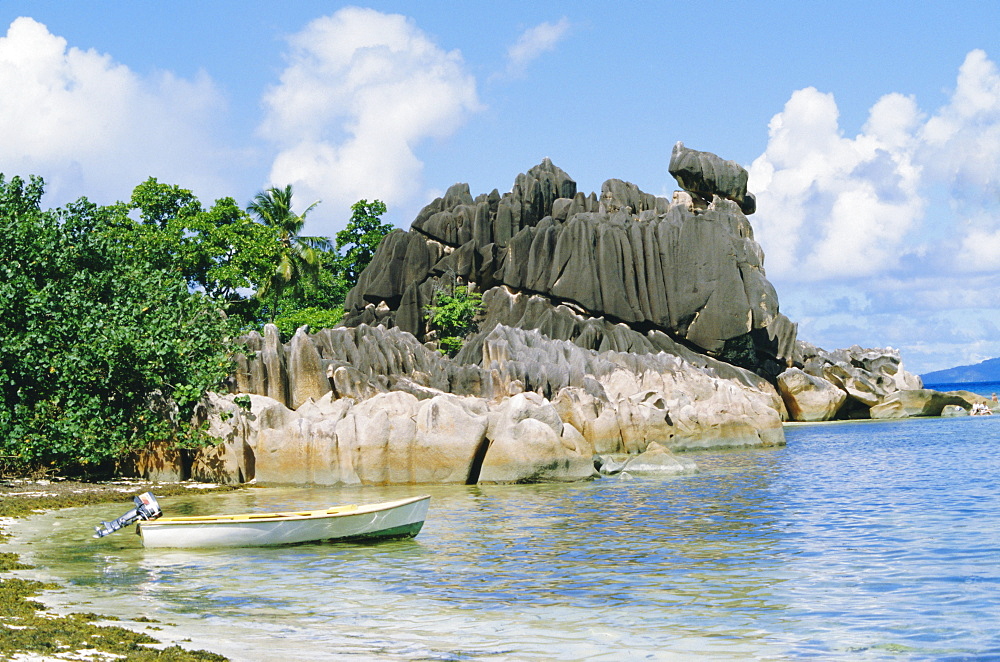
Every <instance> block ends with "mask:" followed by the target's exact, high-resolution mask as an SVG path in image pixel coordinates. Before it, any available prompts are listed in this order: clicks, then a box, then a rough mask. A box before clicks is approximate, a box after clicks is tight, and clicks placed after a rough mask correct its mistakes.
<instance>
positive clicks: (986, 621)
mask: <svg viewBox="0 0 1000 662" xmlns="http://www.w3.org/2000/svg"><path fill="white" fill-rule="evenodd" d="M787 438H788V446H787V447H785V448H782V449H771V450H750V451H729V452H701V453H694V454H692V455H691V457H692V458H693V459H695V461H696V462H697V463H698V465H699V467H700V469H701V472H700V473H699V474H696V475H693V476H683V477H672V478H638V477H636V478H633V479H627V478H605V479H602V480H598V481H594V482H590V483H584V484H571V485H520V486H478V487H477V486H470V487H465V486H450V487H443V486H435V487H421V488H413V487H392V488H363V489H357V488H356V489H336V488H268V489H254V490H246V491H242V492H238V493H228V494H203V495H197V494H192V495H191V496H189V497H173V498H169V499H162V500H161V504H162V505H163V507H164V511H165V512H166V513H167V514H168V515H180V514H211V513H217V512H238V511H244V510H278V509H295V508H303V507H318V506H320V505H325V504H327V503H343V502H351V503H356V502H373V501H380V500H385V499H389V498H395V497H401V496H405V495H410V494H415V493H429V494H431V495H432V496H433V499H432V501H431V510H430V513H429V515H428V520H427V523H426V525H425V527H424V530H423V531H422V532H421V533H420V535H419V536H418V537H417V538H416V539H414V540H405V541H394V542H386V543H381V544H374V545H305V546H298V547H291V548H276V549H243V550H226V551H208V550H201V551H164V550H159V551H157V550H149V551H146V550H143V549H142V548H141V547H140V544H139V540H138V538H137V537H136V536H134V535H131V534H128V533H127V532H122V533H119V534H116V535H115V536H112V537H110V538H105V539H102V540H94V539H92V538H90V537H89V536H90V533H91V531H92V525H93V524H95V523H97V521H99V520H101V519H108V518H110V517H114V516H117V515H119V514H121V512H124V511H125V510H127V509H128V502H127V501H126V500H125V499H123V503H122V505H121V506H109V505H102V506H92V507H87V508H79V509H73V510H66V511H60V512H56V513H47V514H42V515H39V516H36V517H33V518H31V519H29V520H27V521H25V522H23V523H22V524H20V525H18V529H17V531H16V533H17V536H16V539H15V541H14V542H13V543H12V546H13V547H14V548H15V549H14V550H12V551H20V552H22V553H24V554H25V555H27V556H28V557H29V559H30V560H31V561H32V562H34V563H36V564H38V566H39V570H37V571H35V574H37V575H42V576H48V577H54V578H56V579H59V580H62V581H64V582H66V583H68V584H69V588H68V589H67V590H65V591H60V592H58V593H54V594H52V595H50V596H49V597H48V598H47V600H48V601H49V602H56V603H62V604H64V605H71V606H72V609H74V610H77V611H80V610H84V611H96V612H98V613H107V614H113V615H119V616H122V617H137V616H145V617H148V618H153V619H156V620H157V621H159V622H158V623H157V624H155V627H162V628H164V629H163V630H158V631H154V632H152V634H153V635H154V636H157V637H158V638H161V637H162V638H165V639H167V640H176V639H179V638H190V640H191V642H190V643H186V644H185V645H187V646H194V647H199V648H207V649H210V650H214V651H217V652H220V653H223V654H225V655H227V656H230V657H231V658H233V659H235V660H262V661H267V660H283V661H287V660H293V659H312V660H337V659H389V660H415V659H420V660H480V659H489V660H514V659H518V660H522V659H562V660H622V659H656V660H670V659H691V658H699V657H700V658H702V659H713V660H714V659H722V660H724V659H734V660H735V659H768V660H782V659H801V658H809V657H812V658H815V659H823V660H828V659H851V660H858V659H860V660H875V659H893V660H899V659H928V660H930V659H933V660H942V659H956V660H958V659H990V658H994V657H997V658H1000V526H998V525H1000V490H998V484H1000V483H998V478H1000V459H998V455H997V453H996V449H997V446H998V444H1000V416H994V417H982V418H959V419H930V420H910V421H900V422H857V423H835V424H822V425H814V426H796V427H790V428H789V429H788V430H787ZM54 533H55V534H57V535H53V534H54ZM137 627H144V626H142V625H139V626H137Z"/></svg>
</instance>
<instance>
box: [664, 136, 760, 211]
mask: <svg viewBox="0 0 1000 662" xmlns="http://www.w3.org/2000/svg"><path fill="white" fill-rule="evenodd" d="M669 169H670V174H671V175H673V176H674V178H675V179H676V180H677V181H678V182H679V183H680V185H681V186H682V187H684V190H686V191H690V192H691V193H695V194H697V195H699V196H701V197H702V198H704V199H705V200H711V199H712V197H713V196H716V195H717V196H719V197H722V198H726V199H728V200H732V201H733V202H735V203H736V204H738V205H739V206H740V208H741V209H742V211H743V213H744V214H747V215H749V214H752V213H754V211H756V207H757V204H756V200H755V199H754V198H753V196H752V194H749V195H750V197H749V198H748V197H747V196H748V194H747V177H748V175H747V171H746V170H745V169H744V168H743V166H741V165H740V164H738V163H736V162H735V161H723V160H722V159H720V158H719V157H718V156H716V155H715V154H712V153H711V152H698V151H696V150H693V149H688V148H687V147H685V146H684V143H682V142H678V143H676V144H675V145H674V149H673V151H672V152H671V153H670V167H669Z"/></svg>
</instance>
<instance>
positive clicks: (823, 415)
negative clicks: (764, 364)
mask: <svg viewBox="0 0 1000 662" xmlns="http://www.w3.org/2000/svg"><path fill="white" fill-rule="evenodd" d="M778 391H779V392H780V393H781V398H782V400H784V401H785V407H786V408H787V409H788V415H789V416H790V417H791V419H792V420H793V421H806V422H816V421H828V420H830V419H832V418H833V417H834V416H836V415H837V412H838V411H839V410H840V407H841V406H842V405H843V404H844V401H845V400H846V399H847V393H846V392H844V391H843V390H841V389H839V388H837V387H836V386H834V385H833V384H832V383H831V382H828V381H827V380H825V379H821V378H819V377H814V376H813V375H810V374H808V373H805V372H803V371H802V370H800V369H799V368H789V369H788V370H785V371H784V372H783V373H781V374H780V375H778Z"/></svg>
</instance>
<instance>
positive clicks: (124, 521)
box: [94, 492, 163, 538]
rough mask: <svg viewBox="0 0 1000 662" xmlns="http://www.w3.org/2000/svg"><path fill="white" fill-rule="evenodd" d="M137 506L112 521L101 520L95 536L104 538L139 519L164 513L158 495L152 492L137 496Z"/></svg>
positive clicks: (155, 516)
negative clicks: (157, 499) (157, 498)
mask: <svg viewBox="0 0 1000 662" xmlns="http://www.w3.org/2000/svg"><path fill="white" fill-rule="evenodd" d="M134 500H135V508H133V509H132V510H130V511H128V512H127V513H125V514H124V515H122V516H121V517H119V518H118V519H116V520H112V521H110V522H101V523H100V524H99V525H98V526H95V527H94V531H96V533H94V537H95V538H103V537H104V536H107V535H111V534H112V533H114V532H115V531H117V530H119V529H123V528H125V527H126V526H128V525H129V524H132V523H133V522H138V521H139V520H150V519H156V518H157V517H159V516H160V515H162V514H163V511H162V510H160V504H158V503H157V502H156V497H154V496H153V493H152V492H144V493H143V494H140V495H139V496H137V497H135V499H134Z"/></svg>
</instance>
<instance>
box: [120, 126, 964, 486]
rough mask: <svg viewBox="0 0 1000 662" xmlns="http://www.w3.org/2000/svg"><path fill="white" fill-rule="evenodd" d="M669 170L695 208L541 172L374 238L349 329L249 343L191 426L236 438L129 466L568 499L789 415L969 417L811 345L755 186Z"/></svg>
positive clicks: (447, 198)
mask: <svg viewBox="0 0 1000 662" xmlns="http://www.w3.org/2000/svg"><path fill="white" fill-rule="evenodd" d="M670 172H671V174H673V175H674V177H675V178H676V180H677V181H678V183H679V185H680V187H681V190H679V191H676V192H675V193H674V194H673V196H672V197H671V198H669V199H667V198H664V197H657V196H654V195H651V194H648V193H645V192H643V191H641V190H640V189H639V188H638V187H636V186H635V185H634V184H631V183H629V182H625V181H621V180H617V179H611V180H608V181H606V182H605V183H604V184H603V185H602V187H601V192H600V195H598V194H596V193H590V194H589V195H587V194H584V193H582V192H580V191H577V188H576V182H574V181H573V180H572V178H570V177H569V175H568V174H567V173H565V172H564V171H563V170H561V169H560V168H558V167H557V166H556V165H554V164H553V163H552V162H551V161H549V160H548V159H545V160H543V162H542V163H541V164H539V165H537V166H535V167H534V168H531V169H529V170H528V171H527V172H526V173H524V174H521V175H518V176H517V177H516V179H515V181H514V184H513V186H512V188H511V190H510V191H509V192H508V193H505V194H503V195H501V194H500V193H499V192H498V191H497V190H496V189H494V190H493V191H492V192H490V193H484V194H481V195H478V196H476V197H473V196H472V195H471V193H470V191H469V187H468V185H466V184H456V185H454V186H452V187H451V188H449V189H448V191H447V193H446V194H445V195H444V196H443V197H441V198H438V199H437V200H435V201H433V202H432V203H430V204H429V205H427V206H426V207H425V208H424V209H423V210H422V211H421V212H420V213H419V214H418V215H417V217H416V218H415V219H414V221H413V223H412V224H411V226H410V229H409V230H408V231H403V230H395V231H393V232H392V233H390V234H389V235H388V236H387V237H386V238H385V239H384V240H383V242H382V243H381V245H380V246H379V248H378V251H377V252H376V254H375V256H374V258H373V260H372V262H371V264H370V265H369V266H368V268H367V269H366V270H365V271H364V272H363V273H362V274H361V276H360V278H359V281H358V284H357V286H356V287H355V288H354V289H353V290H352V291H351V292H350V293H349V295H348V297H347V300H346V303H345V309H346V316H345V318H344V322H343V326H341V327H339V328H335V329H325V330H322V331H320V332H318V333H313V334H309V333H306V330H305V329H304V328H303V329H300V330H299V331H298V332H297V333H296V334H295V335H294V337H293V338H291V339H290V340H289V341H288V342H286V343H282V341H281V338H280V336H279V333H278V330H277V328H276V327H274V326H267V327H265V329H264V332H263V334H258V333H256V332H255V333H251V334H250V335H249V336H247V337H245V338H244V343H245V346H246V352H245V353H244V354H243V355H241V356H239V357H238V369H237V371H236V374H234V375H233V377H232V379H231V384H230V393H227V394H213V395H211V396H210V398H209V399H208V400H207V401H206V402H205V403H204V406H203V408H202V411H201V414H200V417H201V421H202V422H207V423H208V425H209V429H210V432H211V434H213V435H214V436H215V437H217V438H218V439H220V440H221V442H222V443H220V444H219V445H218V446H216V447H212V448H209V449H205V450H202V451H200V452H198V453H194V454H185V453H181V452H176V451H167V450H160V449H154V450H153V451H151V452H149V453H146V454H144V455H143V456H142V457H140V458H139V461H138V462H137V463H136V466H135V467H134V471H135V472H136V473H138V474H139V475H141V476H145V477H147V478H160V479H173V480H179V479H184V478H189V477H190V478H194V479H196V480H206V481H216V482H224V483H240V482H245V481H248V480H252V479H256V480H258V481H260V482H265V483H314V484H329V485H333V484H373V483H374V484H387V483H477V482H531V481H575V480H584V479H588V478H591V477H594V476H598V475H600V474H602V473H613V472H616V471H620V470H621V469H622V467H626V466H628V465H629V464H630V463H635V464H634V465H633V466H640V465H641V466H647V467H650V466H658V467H660V470H662V471H674V472H676V471H690V470H692V468H693V463H692V462H691V460H690V459H688V458H686V457H684V458H682V457H681V456H680V455H679V454H680V453H682V452H685V451H690V450H697V449H703V448H721V447H754V446H773V445H779V444H783V443H784V433H783V429H782V424H783V422H785V421H806V422H809V421H825V420H832V419H849V418H898V417H905V416H938V415H941V413H942V411H943V410H944V408H945V407H952V408H955V407H957V408H959V409H963V410H965V411H968V409H969V408H971V406H972V404H973V401H972V399H970V398H966V397H964V396H962V395H961V394H938V393H936V392H933V391H927V390H925V389H923V388H922V384H921V382H920V379H919V377H917V376H916V375H913V374H911V373H909V372H907V371H906V370H905V369H904V367H903V363H902V359H901V357H900V355H899V353H898V352H897V351H896V350H892V349H867V348H861V347H857V346H855V347H852V348H849V349H839V350H834V351H826V350H823V349H820V348H817V347H815V346H813V345H810V344H809V343H806V342H804V341H802V340H800V339H799V338H798V337H797V333H798V329H797V325H796V324H795V323H794V322H792V321H791V320H789V319H788V318H787V317H786V316H785V315H783V314H782V313H781V312H780V310H779V305H778V295H777V293H776V292H775V289H774V287H773V286H772V285H771V284H770V283H769V282H768V280H767V278H766V275H765V270H764V253H763V250H762V249H761V247H760V246H759V245H758V244H757V243H756V241H755V240H754V237H753V229H752V226H751V224H750V222H749V220H748V218H747V215H748V214H752V213H753V212H754V210H755V208H756V201H755V199H754V197H753V194H752V193H751V192H748V191H747V190H746V181H747V176H746V171H745V170H744V169H743V168H742V167H740V166H739V165H738V164H736V163H735V162H732V161H724V160H723V159H721V158H719V157H718V156H716V155H714V154H709V153H705V152H697V151H694V150H690V149H687V148H686V147H684V145H683V144H681V143H678V144H677V145H676V146H675V147H674V150H673V153H672V154H671V159H670ZM459 287H462V288H467V289H468V290H469V291H473V292H476V293H478V294H481V296H482V308H481V311H480V313H479V315H478V317H477V320H476V321H477V325H478V326H477V331H476V332H475V333H474V334H472V335H471V336H470V337H468V338H466V340H465V342H464V345H463V346H462V348H461V350H460V351H458V352H457V353H456V354H455V355H454V356H447V355H445V354H443V353H442V352H441V351H439V341H440V338H439V335H440V333H439V330H437V329H435V328H434V326H433V325H432V324H431V323H430V322H429V321H428V315H427V310H428V307H429V306H431V305H432V304H433V303H434V301H435V300H436V297H437V296H438V294H439V293H441V292H446V293H453V292H455V291H456V290H457V288H459ZM950 411H952V410H950ZM649 453H652V454H653V455H654V456H655V457H646V456H647V454H649ZM654 460H655V461H654Z"/></svg>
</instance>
